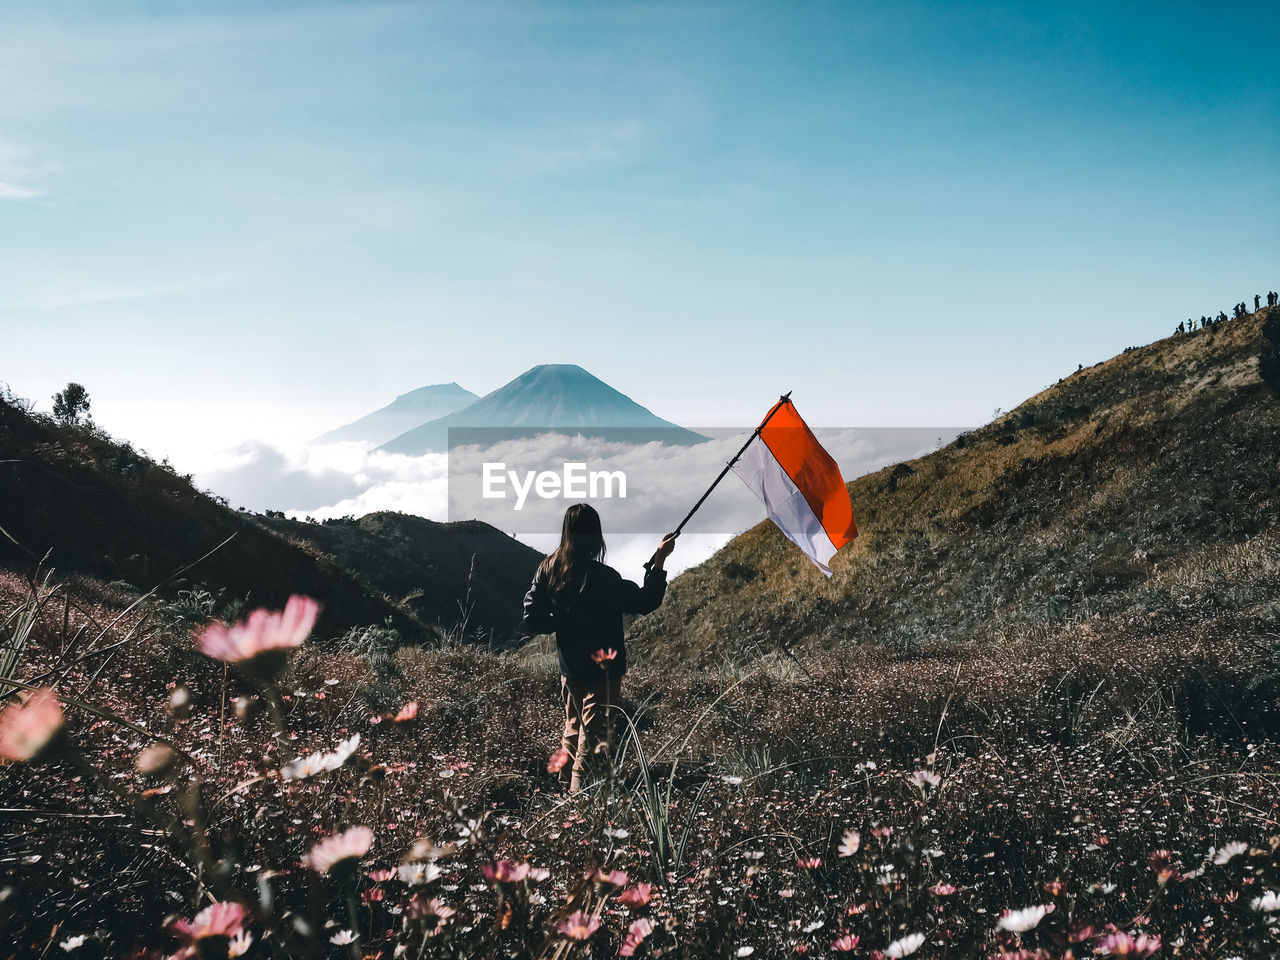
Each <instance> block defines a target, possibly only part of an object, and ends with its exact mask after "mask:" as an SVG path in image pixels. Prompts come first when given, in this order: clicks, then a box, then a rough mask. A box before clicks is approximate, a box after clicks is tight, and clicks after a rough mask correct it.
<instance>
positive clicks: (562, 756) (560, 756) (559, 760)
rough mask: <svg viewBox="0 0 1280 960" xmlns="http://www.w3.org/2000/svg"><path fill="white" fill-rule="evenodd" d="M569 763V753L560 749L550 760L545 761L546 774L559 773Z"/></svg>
mask: <svg viewBox="0 0 1280 960" xmlns="http://www.w3.org/2000/svg"><path fill="white" fill-rule="evenodd" d="M568 762H569V751H568V750H566V749H565V748H564V747H561V748H560V749H559V750H557V751H556V752H555V753H553V754H552V755H551V759H550V760H548V761H547V773H559V772H560V771H561V770H563V769H564V765H565V764H566V763H568Z"/></svg>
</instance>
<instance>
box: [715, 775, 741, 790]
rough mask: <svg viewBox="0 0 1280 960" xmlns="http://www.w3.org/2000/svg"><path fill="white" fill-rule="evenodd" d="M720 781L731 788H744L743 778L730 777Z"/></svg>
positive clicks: (722, 778)
mask: <svg viewBox="0 0 1280 960" xmlns="http://www.w3.org/2000/svg"><path fill="white" fill-rule="evenodd" d="M720 779H721V780H723V781H724V782H725V783H727V784H728V785H729V786H731V787H740V786H742V778H741V777H732V776H729V777H721V778H720Z"/></svg>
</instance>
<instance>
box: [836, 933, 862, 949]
mask: <svg viewBox="0 0 1280 960" xmlns="http://www.w3.org/2000/svg"><path fill="white" fill-rule="evenodd" d="M861 939H862V938H861V937H860V936H858V935H857V934H856V933H846V934H845V935H844V936H843V937H840V938H839V939H838V940H833V941H832V942H831V949H832V950H835V951H836V952H838V953H848V952H849V951H851V950H857V949H858V941H860V940H861Z"/></svg>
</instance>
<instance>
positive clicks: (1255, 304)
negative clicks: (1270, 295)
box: [1253, 293, 1262, 313]
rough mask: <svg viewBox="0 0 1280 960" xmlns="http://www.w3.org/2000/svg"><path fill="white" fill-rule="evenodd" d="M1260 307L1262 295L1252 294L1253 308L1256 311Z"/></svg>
mask: <svg viewBox="0 0 1280 960" xmlns="http://www.w3.org/2000/svg"><path fill="white" fill-rule="evenodd" d="M1261 309H1262V297H1260V296H1258V294H1256V293H1255V294H1254V295H1253V310H1254V312H1255V313H1256V312H1257V311H1259V310H1261Z"/></svg>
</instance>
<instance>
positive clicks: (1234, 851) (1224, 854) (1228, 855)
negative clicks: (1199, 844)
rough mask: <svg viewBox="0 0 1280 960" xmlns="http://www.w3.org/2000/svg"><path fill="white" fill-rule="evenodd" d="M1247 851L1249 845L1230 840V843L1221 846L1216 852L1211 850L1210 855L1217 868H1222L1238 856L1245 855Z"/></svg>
mask: <svg viewBox="0 0 1280 960" xmlns="http://www.w3.org/2000/svg"><path fill="white" fill-rule="evenodd" d="M1248 851H1249V845H1248V844H1247V843H1241V842H1240V841H1239V840H1232V841H1231V842H1230V843H1227V844H1223V845H1222V846H1221V847H1219V848H1218V849H1216V850H1211V851H1210V853H1211V854H1213V862H1214V863H1216V864H1217V865H1218V866H1222V865H1223V864H1225V863H1228V862H1230V861H1231V860H1232V859H1234V858H1235V857H1238V856H1240V854H1242V853H1247V852H1248Z"/></svg>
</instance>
